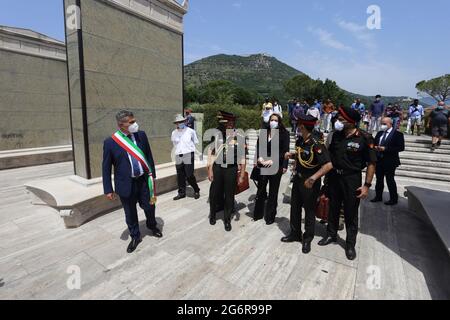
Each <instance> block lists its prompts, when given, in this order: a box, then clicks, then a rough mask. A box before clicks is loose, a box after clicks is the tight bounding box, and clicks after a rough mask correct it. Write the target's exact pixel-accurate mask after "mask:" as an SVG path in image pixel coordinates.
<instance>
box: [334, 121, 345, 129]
mask: <svg viewBox="0 0 450 320" xmlns="http://www.w3.org/2000/svg"><path fill="white" fill-rule="evenodd" d="M334 129H335V130H336V131H339V132H340V131H342V130H344V124H343V123H342V122H340V121H339V120H338V121H336V123H335V124H334Z"/></svg>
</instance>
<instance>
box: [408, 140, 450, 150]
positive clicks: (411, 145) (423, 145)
mask: <svg viewBox="0 0 450 320" xmlns="http://www.w3.org/2000/svg"><path fill="white" fill-rule="evenodd" d="M406 147H409V148H425V149H428V150H430V148H431V141H430V142H428V143H424V142H406ZM438 149H441V150H448V151H449V152H450V145H447V144H442V145H441V146H440V147H439V148H438Z"/></svg>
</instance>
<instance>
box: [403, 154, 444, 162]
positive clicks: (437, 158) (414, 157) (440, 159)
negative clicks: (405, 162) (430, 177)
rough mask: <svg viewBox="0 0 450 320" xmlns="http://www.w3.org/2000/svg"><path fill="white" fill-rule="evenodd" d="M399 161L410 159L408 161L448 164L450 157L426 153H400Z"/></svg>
mask: <svg viewBox="0 0 450 320" xmlns="http://www.w3.org/2000/svg"><path fill="white" fill-rule="evenodd" d="M400 159H410V160H423V161H433V162H437V163H440V162H445V163H450V156H448V155H440V154H432V153H431V152H428V153H418V152H402V153H400Z"/></svg>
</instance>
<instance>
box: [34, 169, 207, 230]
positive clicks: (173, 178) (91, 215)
mask: <svg viewBox="0 0 450 320" xmlns="http://www.w3.org/2000/svg"><path fill="white" fill-rule="evenodd" d="M156 173H157V177H158V178H157V179H156V186H157V192H158V195H161V194H164V193H167V192H171V191H174V190H177V189H178V184H177V175H176V169H175V164H174V163H169V164H163V165H160V166H157V167H156ZM195 175H196V177H197V180H198V181H199V182H200V181H203V180H205V179H207V177H208V174H207V170H206V162H201V163H198V162H197V163H196V170H195ZM25 187H26V189H27V192H28V194H29V195H30V197H31V202H32V204H34V205H45V206H49V207H51V208H53V209H55V210H56V211H57V212H58V213H59V215H60V216H61V218H63V220H64V224H65V226H66V228H78V227H80V226H81V225H83V224H84V223H86V222H88V221H91V220H93V219H95V218H96V217H97V216H99V215H102V214H105V213H109V212H112V211H115V210H117V209H119V208H121V207H122V205H121V203H120V200H118V199H117V200H116V201H109V200H108V199H106V197H105V196H104V194H103V184H102V179H101V178H98V179H92V180H86V179H83V178H81V177H77V176H67V177H62V178H55V179H49V180H44V181H42V180H39V181H32V182H29V183H26V184H25Z"/></svg>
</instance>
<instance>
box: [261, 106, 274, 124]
mask: <svg viewBox="0 0 450 320" xmlns="http://www.w3.org/2000/svg"><path fill="white" fill-rule="evenodd" d="M272 115H273V110H272V109H269V110H264V111H263V113H262V117H263V119H264V122H265V123H269V121H270V117H271V116H272Z"/></svg>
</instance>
